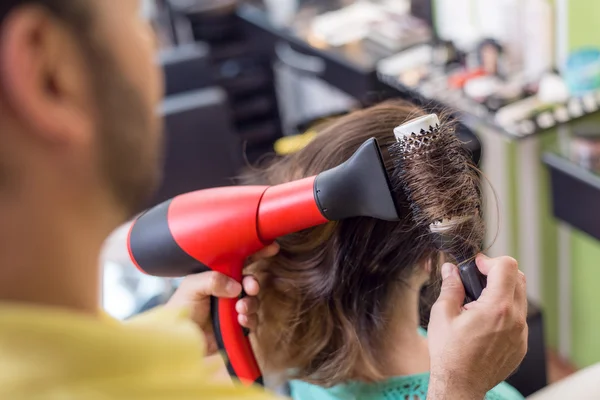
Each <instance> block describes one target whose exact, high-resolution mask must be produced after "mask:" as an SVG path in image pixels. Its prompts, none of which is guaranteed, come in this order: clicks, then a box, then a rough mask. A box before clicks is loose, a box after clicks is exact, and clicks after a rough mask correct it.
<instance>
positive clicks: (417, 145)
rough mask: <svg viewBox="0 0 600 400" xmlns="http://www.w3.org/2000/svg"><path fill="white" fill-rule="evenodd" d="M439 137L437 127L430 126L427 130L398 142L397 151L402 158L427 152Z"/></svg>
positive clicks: (407, 136)
mask: <svg viewBox="0 0 600 400" xmlns="http://www.w3.org/2000/svg"><path fill="white" fill-rule="evenodd" d="M439 135H440V131H439V126H435V127H432V126H430V127H429V129H428V130H424V129H421V131H420V132H416V133H415V132H413V133H411V134H410V135H406V136H404V137H402V138H400V139H399V140H398V151H399V154H400V156H401V157H402V158H408V157H411V156H413V155H415V154H421V153H423V152H427V149H428V148H429V147H430V146H433V145H435V142H436V141H437V139H438V137H439Z"/></svg>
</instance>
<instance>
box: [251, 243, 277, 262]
mask: <svg viewBox="0 0 600 400" xmlns="http://www.w3.org/2000/svg"><path fill="white" fill-rule="evenodd" d="M277 253H279V244H277V243H276V242H273V243H271V244H270V245H268V246H267V247H265V248H263V249H261V250H259V251H258V252H256V253H255V254H254V255H252V256H251V257H250V261H252V262H256V261H259V260H262V259H264V258H270V257H273V256H274V255H276V254H277Z"/></svg>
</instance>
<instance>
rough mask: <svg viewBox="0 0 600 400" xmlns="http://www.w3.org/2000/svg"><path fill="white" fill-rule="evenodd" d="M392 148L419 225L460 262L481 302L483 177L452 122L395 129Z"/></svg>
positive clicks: (432, 120) (428, 119)
mask: <svg viewBox="0 0 600 400" xmlns="http://www.w3.org/2000/svg"><path fill="white" fill-rule="evenodd" d="M394 136H395V137H396V143H394V144H393V145H391V146H390V147H389V148H388V152H389V154H390V156H391V157H392V158H393V160H394V163H395V165H396V168H395V173H394V176H393V179H394V180H396V182H398V183H399V185H398V186H399V187H401V188H402V191H403V193H402V195H401V196H400V198H404V200H405V201H406V202H407V206H408V207H409V209H410V213H411V216H412V218H413V220H414V222H415V224H416V225H417V226H419V227H421V228H423V231H424V232H427V235H429V237H430V238H431V243H432V246H435V247H436V248H437V249H438V250H439V251H441V252H443V253H444V254H446V255H448V256H450V257H451V258H453V259H454V261H455V262H456V263H457V264H458V268H459V271H460V276H461V279H462V282H463V285H464V287H465V292H466V296H467V298H466V299H465V302H466V303H468V302H470V301H473V300H477V299H478V298H479V296H480V295H481V292H482V291H483V289H484V288H485V285H486V277H485V276H484V275H482V274H481V272H479V270H478V269H477V266H476V265H475V256H476V254H477V253H478V252H479V251H480V250H481V246H482V243H483V236H484V232H485V228H484V224H483V219H482V218H481V214H480V209H481V192H480V189H479V176H478V174H477V172H476V170H475V168H474V166H473V165H471V162H470V157H469V155H468V153H467V152H466V150H465V149H464V147H463V145H462V143H461V142H460V141H459V140H458V138H457V137H456V136H455V135H454V129H453V128H452V126H451V125H450V124H448V123H446V124H440V120H439V119H438V117H437V115H435V114H430V115H425V116H422V117H419V118H416V119H413V120H411V121H409V122H407V123H405V124H403V125H400V126H398V127H396V128H395V129H394Z"/></svg>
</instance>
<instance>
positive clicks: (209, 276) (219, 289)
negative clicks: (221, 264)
mask: <svg viewBox="0 0 600 400" xmlns="http://www.w3.org/2000/svg"><path fill="white" fill-rule="evenodd" d="M180 290H183V291H184V292H185V293H187V294H189V296H190V297H194V298H199V297H206V296H215V297H227V298H233V297H237V296H239V295H240V293H241V292H242V285H240V284H239V283H238V282H236V281H235V280H233V279H231V278H229V277H227V276H225V275H223V274H221V273H219V272H216V271H208V272H202V273H200V274H196V275H190V276H187V277H186V278H185V279H184V280H183V281H182V282H181V285H180Z"/></svg>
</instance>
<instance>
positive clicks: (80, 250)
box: [0, 195, 105, 313]
mask: <svg viewBox="0 0 600 400" xmlns="http://www.w3.org/2000/svg"><path fill="white" fill-rule="evenodd" d="M19 197H20V198H19ZM36 203H38V204H36ZM78 211H79V210H73V209H72V207H66V205H65V204H62V205H61V204H56V202H55V204H52V202H51V201H50V200H49V199H47V198H46V199H42V197H41V196H38V197H37V198H36V196H17V197H12V198H7V196H5V197H3V196H1V195H0V221H2V223H1V228H0V301H1V302H9V303H10V302H14V303H23V304H31V305H38V306H50V307H60V308H66V309H70V310H73V311H77V312H85V313H97V312H98V310H99V295H100V271H99V261H98V255H99V252H100V248H101V245H102V241H103V236H104V235H105V232H103V230H102V229H100V230H98V229H96V228H97V226H98V218H92V219H90V218H89V215H88V216H87V217H88V218H86V216H85V215H84V214H83V213H80V212H78Z"/></svg>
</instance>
